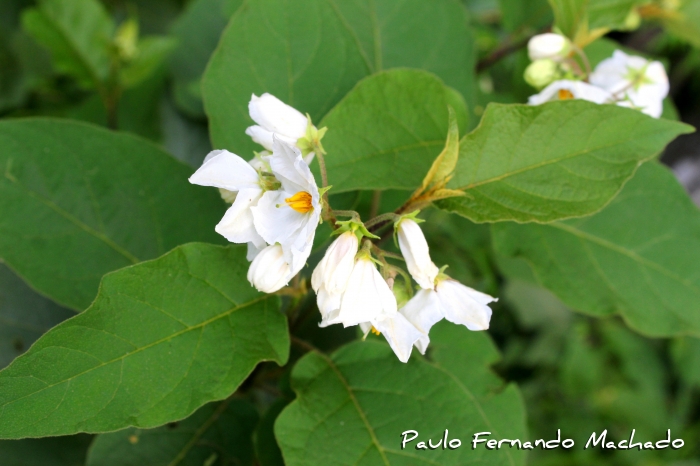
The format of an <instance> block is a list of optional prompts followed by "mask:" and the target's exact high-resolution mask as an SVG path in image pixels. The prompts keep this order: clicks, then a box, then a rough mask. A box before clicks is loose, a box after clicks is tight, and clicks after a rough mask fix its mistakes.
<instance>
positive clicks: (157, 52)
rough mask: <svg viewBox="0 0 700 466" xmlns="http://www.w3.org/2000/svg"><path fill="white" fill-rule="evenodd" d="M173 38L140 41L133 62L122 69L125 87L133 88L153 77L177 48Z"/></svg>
mask: <svg viewBox="0 0 700 466" xmlns="http://www.w3.org/2000/svg"><path fill="white" fill-rule="evenodd" d="M175 44H176V42H175V39H173V38H172V37H164V36H163V37H159V36H154V37H144V38H143V39H141V40H139V43H138V52H137V54H136V57H134V59H133V61H131V62H130V63H129V64H128V65H127V66H125V67H124V68H122V69H121V72H120V77H119V81H120V84H121V85H122V86H124V87H133V86H135V85H137V84H139V83H140V82H142V81H143V80H145V79H147V78H148V77H149V76H151V75H152V74H153V73H154V72H155V71H156V70H157V69H158V67H159V66H160V65H161V64H162V63H163V62H164V61H165V59H166V58H167V56H168V55H169V54H170V52H172V50H173V49H174V48H175Z"/></svg>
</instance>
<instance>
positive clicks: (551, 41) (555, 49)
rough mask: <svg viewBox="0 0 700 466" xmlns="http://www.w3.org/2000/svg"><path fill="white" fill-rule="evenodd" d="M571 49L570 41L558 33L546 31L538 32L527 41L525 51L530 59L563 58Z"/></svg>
mask: <svg viewBox="0 0 700 466" xmlns="http://www.w3.org/2000/svg"><path fill="white" fill-rule="evenodd" d="M570 51H571V42H570V41H569V39H567V38H566V37H564V36H562V35H560V34H554V33H551V32H548V33H546V34H538V35H536V36H534V37H533V38H532V39H530V41H529V42H528V43H527V53H528V55H529V56H530V60H533V61H534V60H542V59H544V58H549V59H551V60H557V61H559V60H563V59H564V58H566V57H567V56H568V55H569V52H570Z"/></svg>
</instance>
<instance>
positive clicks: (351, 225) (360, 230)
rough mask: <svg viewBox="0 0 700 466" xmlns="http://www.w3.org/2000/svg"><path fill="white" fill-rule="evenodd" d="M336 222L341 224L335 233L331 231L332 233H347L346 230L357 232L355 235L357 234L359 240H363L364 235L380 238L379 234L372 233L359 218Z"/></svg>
mask: <svg viewBox="0 0 700 466" xmlns="http://www.w3.org/2000/svg"><path fill="white" fill-rule="evenodd" d="M335 224H336V225H339V226H338V228H337V229H336V230H335V231H334V232H333V233H331V235H340V234H343V233H345V232H346V231H352V232H353V233H355V235H357V239H358V240H359V241H362V237H366V238H371V239H379V236H377V235H374V234H372V233H370V232H369V230H368V229H367V228H366V227H365V224H364V223H362V222H361V221H359V220H355V219H350V220H343V221H342V222H335Z"/></svg>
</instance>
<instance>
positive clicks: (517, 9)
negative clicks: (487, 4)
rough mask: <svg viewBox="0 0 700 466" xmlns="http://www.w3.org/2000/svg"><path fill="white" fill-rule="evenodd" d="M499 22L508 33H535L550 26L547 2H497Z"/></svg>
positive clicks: (544, 0)
mask: <svg viewBox="0 0 700 466" xmlns="http://www.w3.org/2000/svg"><path fill="white" fill-rule="evenodd" d="M498 4H499V7H500V10H501V22H502V24H503V28H504V29H505V30H506V31H508V32H521V31H523V30H525V31H537V30H539V29H542V28H544V27H546V26H549V25H551V24H552V21H553V18H552V9H551V8H550V5H549V4H548V2H547V0H528V1H523V0H499V1H498Z"/></svg>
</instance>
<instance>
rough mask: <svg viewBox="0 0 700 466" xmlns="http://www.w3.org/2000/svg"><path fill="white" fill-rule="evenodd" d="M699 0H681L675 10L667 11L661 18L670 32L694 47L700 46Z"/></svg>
mask: <svg viewBox="0 0 700 466" xmlns="http://www.w3.org/2000/svg"><path fill="white" fill-rule="evenodd" d="M698 18H700V0H683V1H682V2H680V8H678V10H677V11H672V12H669V14H668V15H665V16H664V17H663V19H662V23H663V25H664V26H665V27H666V29H667V30H668V32H670V33H671V34H673V35H675V36H678V37H680V38H681V39H684V40H686V41H688V42H690V44H692V45H693V46H694V47H700V21H698Z"/></svg>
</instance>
